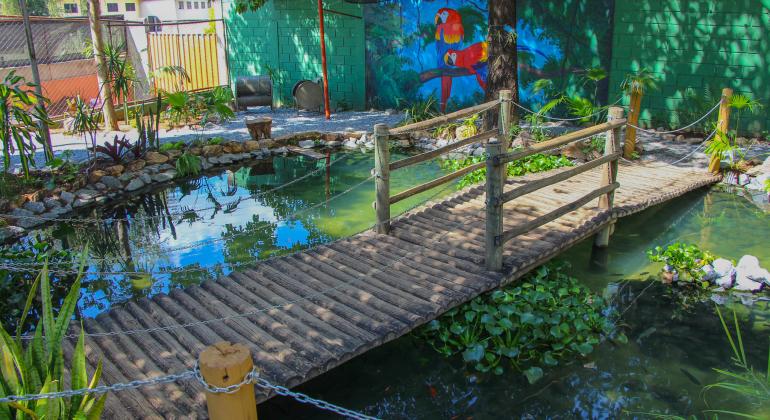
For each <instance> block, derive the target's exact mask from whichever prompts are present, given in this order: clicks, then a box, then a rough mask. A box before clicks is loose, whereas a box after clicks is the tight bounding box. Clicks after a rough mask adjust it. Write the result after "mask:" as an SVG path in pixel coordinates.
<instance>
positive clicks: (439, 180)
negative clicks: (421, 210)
mask: <svg viewBox="0 0 770 420" xmlns="http://www.w3.org/2000/svg"><path fill="white" fill-rule="evenodd" d="M486 165H487V162H486V161H485V162H479V163H477V164H474V165H471V166H466V167H465V168H462V169H460V170H459V171H455V172H452V173H451V174H448V175H444V176H442V177H441V178H436V179H434V180H433V181H429V182H426V183H424V184H421V185H418V186H416V187H413V188H410V189H408V190H406V191H402V192H400V193H398V194H396V195H394V196H393V197H390V204H395V203H398V202H399V201H401V200H404V199H407V198H409V197H411V196H413V195H415V194H419V193H421V192H423V191H428V190H429V189H431V188H435V187H438V186H439V185H441V184H446V183H447V182H449V181H451V180H453V179H457V178H459V177H461V176H463V175H465V174H467V173H469V172H473V171H475V170H477V169H481V168H484V167H486Z"/></svg>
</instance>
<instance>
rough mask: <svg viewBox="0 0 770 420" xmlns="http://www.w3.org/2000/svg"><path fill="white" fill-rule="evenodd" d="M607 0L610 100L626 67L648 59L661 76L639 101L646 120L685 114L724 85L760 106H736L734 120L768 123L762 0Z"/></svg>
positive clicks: (769, 78) (755, 125) (660, 121)
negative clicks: (611, 2) (739, 110)
mask: <svg viewBox="0 0 770 420" xmlns="http://www.w3.org/2000/svg"><path fill="white" fill-rule="evenodd" d="M615 4H616V11H615V25H614V36H613V50H612V70H611V82H610V86H611V89H612V91H611V92H610V99H611V100H614V99H615V98H617V97H618V95H619V94H620V92H619V86H620V84H621V82H622V80H623V78H624V76H625V75H626V74H627V73H629V72H632V71H635V70H638V69H639V68H642V67H648V68H649V69H651V70H652V71H654V72H655V74H656V75H657V76H658V77H659V78H660V81H661V83H660V89H659V90H658V91H654V92H651V93H649V94H648V95H647V97H646V98H645V99H644V102H643V104H642V105H643V106H642V109H643V114H642V119H643V120H644V121H646V122H648V123H650V124H651V125H653V126H658V125H674V126H678V125H681V124H683V123H686V122H690V121H692V120H693V119H694V118H695V117H696V115H698V114H702V113H703V112H704V111H705V110H707V109H708V108H710V105H712V104H713V103H715V102H716V101H717V100H718V98H719V94H720V91H721V89H722V88H723V87H730V88H733V89H734V90H735V92H736V93H744V94H748V95H751V97H753V98H755V99H759V100H760V101H761V102H762V103H763V104H764V106H765V109H762V110H760V112H759V113H758V114H757V115H753V116H748V115H746V114H747V113H745V112H744V113H743V115H742V116H741V119H742V122H741V126H742V127H744V128H748V129H750V131H751V132H753V133H760V132H762V131H763V130H768V127H770V117H769V115H770V113H768V108H767V107H768V106H770V103H768V100H769V99H770V69H768V67H767V65H768V64H770V63H768V61H770V44H769V43H768V38H767V37H768V36H770V0H719V1H687V0H637V1H625V0H616V2H615ZM709 93H710V95H709ZM733 124H734V122H733Z"/></svg>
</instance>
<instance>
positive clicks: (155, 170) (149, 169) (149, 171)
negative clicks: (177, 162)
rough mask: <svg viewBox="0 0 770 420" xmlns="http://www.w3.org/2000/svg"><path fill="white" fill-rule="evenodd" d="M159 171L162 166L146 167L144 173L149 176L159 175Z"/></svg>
mask: <svg viewBox="0 0 770 420" xmlns="http://www.w3.org/2000/svg"><path fill="white" fill-rule="evenodd" d="M159 171H160V165H150V166H145V168H144V169H142V172H144V173H146V174H148V175H153V174H157V173H158V172H159Z"/></svg>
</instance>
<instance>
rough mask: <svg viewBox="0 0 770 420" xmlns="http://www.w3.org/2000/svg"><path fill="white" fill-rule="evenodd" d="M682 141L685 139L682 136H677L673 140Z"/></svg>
mask: <svg viewBox="0 0 770 420" xmlns="http://www.w3.org/2000/svg"><path fill="white" fill-rule="evenodd" d="M684 139H685V137H684V134H679V135H678V136H676V139H675V140H676V141H684Z"/></svg>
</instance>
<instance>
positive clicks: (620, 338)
mask: <svg viewBox="0 0 770 420" xmlns="http://www.w3.org/2000/svg"><path fill="white" fill-rule="evenodd" d="M615 341H617V342H618V343H621V344H628V337H626V335H625V334H623V333H620V334H618V335H616V336H615Z"/></svg>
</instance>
